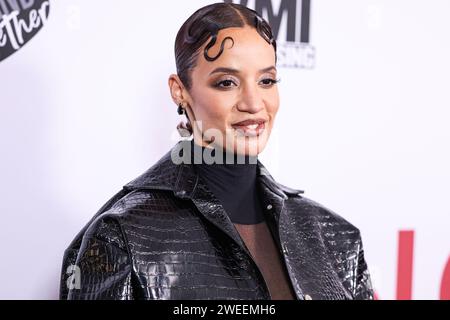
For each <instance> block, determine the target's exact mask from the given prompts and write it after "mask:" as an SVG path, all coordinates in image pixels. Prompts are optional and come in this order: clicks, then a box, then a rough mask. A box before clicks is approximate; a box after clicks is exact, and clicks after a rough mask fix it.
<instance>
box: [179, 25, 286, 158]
mask: <svg viewBox="0 0 450 320" xmlns="http://www.w3.org/2000/svg"><path fill="white" fill-rule="evenodd" d="M226 37H231V38H232V39H233V40H234V45H233V41H231V40H230V39H227V40H226V41H225V44H224V51H223V53H222V55H221V56H220V57H219V58H218V59H217V60H215V61H212V62H210V61H207V60H206V59H205V58H204V56H203V50H204V48H205V47H206V45H207V44H208V43H209V40H208V41H207V42H206V43H205V44H204V46H203V47H202V48H200V50H201V51H200V52H201V54H200V55H199V58H198V62H197V66H196V67H195V68H194V69H193V70H192V72H191V79H192V87H191V90H189V93H188V102H189V106H190V109H191V110H189V108H188V116H189V117H190V120H191V122H194V123H192V127H193V129H194V139H195V142H196V143H198V144H200V145H203V146H208V145H209V144H211V143H213V144H214V145H215V146H220V147H223V148H225V149H226V151H228V152H233V153H237V154H245V155H250V156H255V155H258V154H259V153H261V152H262V151H263V150H264V148H265V146H266V144H267V141H268V139H269V136H270V133H271V131H272V127H273V124H274V121H275V117H276V114H277V112H278V108H279V104H280V99H279V93H278V87H277V84H276V82H277V70H276V66H275V50H274V48H273V46H272V45H270V44H269V43H268V42H267V41H266V40H264V39H263V38H262V37H261V36H260V35H259V34H258V32H257V31H256V30H255V29H253V28H250V27H244V28H227V29H222V30H220V31H219V33H218V36H217V41H216V43H215V45H214V46H213V47H212V48H210V49H209V51H208V56H210V57H215V56H216V55H217V54H218V52H219V51H220V45H221V43H222V41H223V39H224V38H226ZM199 133H202V134H199Z"/></svg>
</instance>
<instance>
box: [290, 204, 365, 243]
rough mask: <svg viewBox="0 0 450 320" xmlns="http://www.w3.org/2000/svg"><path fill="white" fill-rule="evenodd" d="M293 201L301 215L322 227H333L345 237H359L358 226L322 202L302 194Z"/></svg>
mask: <svg viewBox="0 0 450 320" xmlns="http://www.w3.org/2000/svg"><path fill="white" fill-rule="evenodd" d="M294 201H295V202H296V203H297V205H298V206H299V209H300V210H299V211H298V212H299V213H300V214H301V215H303V216H304V217H308V218H310V219H311V220H313V221H314V222H316V223H318V224H320V226H321V227H322V228H324V229H335V230H336V231H337V232H339V233H342V234H343V235H346V236H347V237H352V236H353V237H354V239H359V238H360V237H361V233H360V230H359V228H358V227H356V226H355V225H354V224H353V223H351V222H350V221H348V220H347V219H345V218H344V217H343V216H341V215H340V214H338V213H336V212H335V211H334V210H332V209H330V208H329V207H327V206H325V205H323V204H322V203H319V202H317V201H315V200H313V199H310V198H308V197H305V196H303V195H301V196H297V197H296V198H295V200H294Z"/></svg>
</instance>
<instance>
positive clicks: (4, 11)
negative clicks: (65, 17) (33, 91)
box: [0, 0, 50, 62]
mask: <svg viewBox="0 0 450 320" xmlns="http://www.w3.org/2000/svg"><path fill="white" fill-rule="evenodd" d="M49 14H50V1H49V0H0V62H1V61H2V60H4V59H6V58H7V57H9V56H10V55H12V54H13V53H15V52H17V51H18V50H19V49H20V48H22V47H23V46H24V45H25V44H26V43H27V42H28V41H30V40H31V38H33V37H34V36H35V35H36V34H37V33H38V31H39V30H41V29H42V27H43V26H44V25H45V24H46V23H47V19H48V16H49Z"/></svg>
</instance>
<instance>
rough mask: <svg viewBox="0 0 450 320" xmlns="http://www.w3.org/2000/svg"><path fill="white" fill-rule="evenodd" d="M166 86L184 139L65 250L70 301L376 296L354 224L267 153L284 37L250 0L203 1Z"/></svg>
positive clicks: (64, 287) (64, 284)
mask: <svg viewBox="0 0 450 320" xmlns="http://www.w3.org/2000/svg"><path fill="white" fill-rule="evenodd" d="M175 55H176V64H177V74H176V75H171V76H170V78H169V87H170V92H171V95H172V98H173V100H174V102H175V103H176V104H177V105H178V112H179V113H180V114H185V115H186V117H187V120H188V122H187V123H185V124H184V123H182V124H180V125H179V126H178V129H179V131H180V133H181V135H182V136H190V135H193V139H192V140H181V141H180V142H179V143H177V144H176V145H175V146H173V148H172V149H171V150H170V151H169V152H168V153H167V154H166V155H165V156H164V157H162V158H161V159H160V160H159V161H158V162H157V163H156V164H154V165H153V166H152V167H151V168H150V169H149V170H148V171H147V172H145V173H143V174H142V175H141V176H140V177H138V178H136V179H135V180H133V181H131V182H130V183H128V184H127V185H125V186H124V187H123V189H122V190H121V191H120V192H118V193H117V194H116V195H115V196H114V197H112V198H111V199H110V200H109V201H108V202H107V203H106V204H105V205H104V206H103V207H102V208H101V209H100V210H99V212H98V213H97V214H96V215H95V216H94V217H93V219H92V220H91V221H90V222H89V223H88V224H87V225H86V227H85V228H84V229H83V230H82V231H81V232H80V233H79V234H78V236H77V237H76V238H75V239H74V241H73V242H72V243H71V244H70V246H69V247H68V248H67V250H66V252H65V256H64V263H63V270H62V277H61V292H60V297H61V299H177V300H178V299H274V300H275V299H283V300H288V299H299V300H303V299H306V300H309V299H372V298H373V291H372V288H371V282H370V277H369V273H368V270H367V266H366V263H365V260H364V252H363V248H362V242H361V237H360V234H359V231H358V229H357V228H355V227H354V226H353V225H351V224H350V223H348V222H347V221H345V220H344V219H343V218H341V217H340V216H338V215H337V214H335V213H334V212H332V211H331V210H329V209H327V208H325V207H323V206H322V205H320V204H318V203H316V202H314V201H312V200H310V199H308V198H306V197H304V196H302V193H303V192H302V191H301V190H295V189H292V188H288V187H286V186H283V185H282V184H280V183H278V182H276V181H275V180H274V179H273V178H272V176H271V175H270V174H269V173H268V172H267V170H266V169H265V167H264V166H263V165H262V163H261V162H260V161H259V160H258V155H259V154H260V153H261V152H262V151H263V150H264V148H265V146H266V143H267V142H268V139H269V136H270V133H271V130H272V128H273V125H274V121H275V117H276V114H277V111H278V108H279V95H278V89H277V82H278V81H279V80H278V79H277V69H276V61H277V57H276V41H275V39H274V38H273V35H272V31H271V28H270V26H269V25H268V24H267V22H266V21H265V20H263V19H262V18H261V17H260V16H259V15H258V14H257V13H256V12H255V11H253V10H251V9H248V8H247V7H245V6H241V5H238V4H230V3H227V4H225V3H216V4H212V5H208V6H206V7H203V8H201V9H199V10H198V11H196V12H195V13H194V14H193V15H192V16H191V17H190V18H189V19H188V20H187V21H186V22H185V23H184V24H183V26H182V27H181V29H180V30H179V32H178V35H177V38H176V43H175Z"/></svg>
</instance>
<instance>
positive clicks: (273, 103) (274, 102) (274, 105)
mask: <svg viewBox="0 0 450 320" xmlns="http://www.w3.org/2000/svg"><path fill="white" fill-rule="evenodd" d="M266 107H267V113H269V114H270V115H271V116H272V117H275V116H276V114H277V112H278V109H279V108H280V97H279V95H278V92H276V93H274V94H273V95H270V96H269V97H267V100H266Z"/></svg>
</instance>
